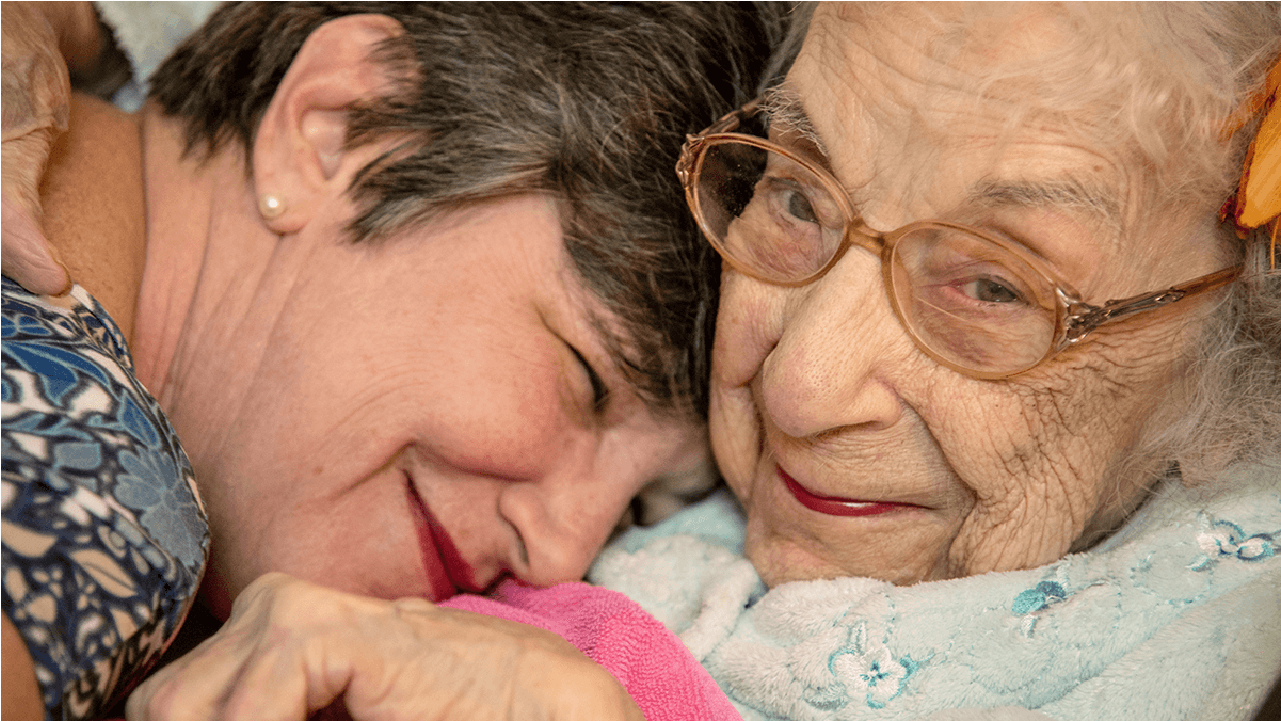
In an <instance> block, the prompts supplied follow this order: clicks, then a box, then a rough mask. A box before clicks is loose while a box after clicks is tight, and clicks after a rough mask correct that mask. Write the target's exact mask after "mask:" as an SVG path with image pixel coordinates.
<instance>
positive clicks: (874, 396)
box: [757, 248, 913, 438]
mask: <svg viewBox="0 0 1281 721" xmlns="http://www.w3.org/2000/svg"><path fill="white" fill-rule="evenodd" d="M782 302H784V303H785V304H786V309H785V311H784V312H783V313H782V314H781V315H780V321H779V322H780V323H781V324H782V325H781V328H780V330H779V337H778V341H777V343H776V344H775V346H774V348H773V349H772V350H771V351H770V353H769V355H768V356H767V357H766V358H765V361H764V363H763V364H762V367H761V374H760V377H759V379H758V383H759V384H760V386H759V388H758V390H757V392H758V393H759V394H760V395H761V405H762V406H763V408H762V410H763V411H764V412H765V413H766V414H767V415H768V417H769V419H770V421H771V422H772V423H773V424H774V425H775V426H776V427H777V428H778V429H779V430H780V431H782V432H783V433H786V434H787V435H789V436H792V437H794V438H810V437H814V436H819V435H823V434H827V433H830V432H832V431H836V430H839V429H846V428H858V429H863V430H883V429H886V428H889V427H891V426H893V425H894V423H895V422H897V421H898V419H899V418H900V416H901V414H902V406H901V401H900V399H899V396H898V394H897V392H896V390H895V388H894V385H893V380H892V379H894V378H897V377H900V376H901V373H902V371H903V369H904V368H906V365H905V364H907V363H909V362H910V359H911V357H912V355H913V345H912V342H911V339H910V338H909V337H908V336H907V334H906V332H905V331H904V330H903V328H902V325H901V324H900V323H899V322H898V319H897V317H896V316H895V315H894V311H893V309H892V308H891V307H890V302H889V298H888V297H887V296H886V294H885V290H884V286H883V283H882V281H881V275H880V261H879V259H878V258H877V257H876V256H875V255H873V254H871V253H869V252H867V251H863V250H860V249H858V248H853V249H851V250H850V252H849V254H847V255H846V256H845V257H844V258H842V259H841V261H840V262H839V263H838V264H837V266H836V267H835V268H833V269H832V270H831V271H830V272H829V273H828V274H827V275H825V276H824V277H822V278H820V279H819V280H818V281H815V282H814V283H813V284H811V285H809V286H805V287H802V288H797V289H794V290H790V291H788V292H786V293H784V294H783V299H782Z"/></svg>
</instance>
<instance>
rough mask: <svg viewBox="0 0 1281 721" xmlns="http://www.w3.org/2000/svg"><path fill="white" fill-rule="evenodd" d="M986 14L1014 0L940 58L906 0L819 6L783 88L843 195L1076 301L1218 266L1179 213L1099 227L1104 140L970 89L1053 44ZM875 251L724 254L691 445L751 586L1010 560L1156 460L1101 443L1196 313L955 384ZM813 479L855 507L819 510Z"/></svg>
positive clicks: (1136, 490)
mask: <svg viewBox="0 0 1281 721" xmlns="http://www.w3.org/2000/svg"><path fill="white" fill-rule="evenodd" d="M989 11H992V12H1009V13H1010V14H1011V17H1010V18H988V19H987V20H986V21H985V22H984V23H983V24H981V25H979V26H976V27H974V28H973V29H972V32H969V33H966V34H964V36H963V37H962V38H961V40H959V41H957V42H960V43H961V44H960V45H959V50H958V51H957V52H955V53H954V54H951V55H950V56H949V57H950V59H949V60H948V62H946V63H940V62H939V61H937V60H936V59H935V58H936V57H938V54H937V53H936V52H935V49H934V48H932V47H930V46H928V45H927V43H932V42H940V41H939V39H938V38H937V37H934V36H932V35H931V34H930V33H929V32H923V31H922V28H923V27H926V25H925V24H924V23H923V21H922V19H921V18H920V17H917V14H918V13H919V12H920V9H919V8H915V7H911V6H893V7H889V8H882V9H880V10H878V11H876V15H875V17H874V18H854V17H845V16H843V12H844V11H843V10H841V9H834V8H832V7H830V6H826V7H821V8H820V9H819V10H818V12H817V15H816V17H815V19H814V23H813V26H812V28H811V30H810V33H809V36H808V37H807V39H806V43H805V47H804V50H803V51H802V53H801V56H800V58H799V59H798V61H797V63H796V65H795V67H794V68H793V70H792V71H791V73H790V75H789V77H788V80H787V89H788V90H789V91H790V92H791V93H792V94H793V95H794V97H795V98H796V99H797V101H798V108H797V109H799V110H800V111H802V112H803V115H804V116H808V119H809V121H810V124H812V128H810V129H809V130H811V131H812V133H813V134H814V135H815V136H816V137H814V138H813V140H815V141H817V145H819V146H820V147H821V148H823V149H825V151H826V159H827V162H828V165H829V167H830V169H831V171H832V173H833V175H834V177H835V178H837V179H838V180H839V181H840V182H841V184H842V185H843V186H844V188H845V190H846V191H847V192H848V194H849V196H850V198H851V201H852V204H853V207H854V209H855V211H856V212H857V213H859V214H860V215H861V216H862V218H863V219H864V220H865V221H866V223H867V224H868V225H869V226H870V227H872V228H874V229H877V230H881V231H889V230H893V229H895V228H898V227H901V226H903V225H905V224H907V223H910V222H913V221H920V220H930V219H937V220H949V221H953V222H957V223H964V224H966V225H969V226H973V227H976V228H979V229H982V230H984V231H986V232H987V233H989V234H992V235H995V236H999V237H1001V238H1005V239H1008V240H1010V241H1013V242H1015V243H1018V244H1021V245H1023V246H1025V247H1026V248H1028V249H1029V250H1030V251H1032V252H1034V253H1036V254H1039V255H1040V256H1042V257H1043V258H1044V259H1045V260H1046V261H1047V262H1048V264H1049V265H1050V266H1051V268H1052V269H1053V270H1054V271H1055V272H1057V273H1058V274H1059V275H1060V276H1061V277H1062V278H1063V279H1064V280H1065V281H1067V282H1068V283H1070V284H1072V285H1074V286H1075V287H1076V289H1077V290H1078V291H1079V292H1080V293H1081V294H1082V296H1083V297H1084V298H1085V299H1086V300H1087V301H1090V302H1095V303H1098V302H1102V301H1103V300H1106V299H1110V298H1121V297H1126V296H1129V295H1132V294H1136V293H1140V292H1145V291H1150V290H1155V289H1158V288H1162V287H1167V286H1169V285H1173V284H1175V283H1177V282H1181V281H1184V280H1187V279H1189V278H1191V277H1194V276H1197V275H1200V274H1202V273H1206V272H1210V271H1213V270H1216V269H1217V268H1218V267H1219V266H1218V261H1217V260H1216V259H1215V258H1214V257H1213V254H1212V253H1210V252H1208V250H1207V249H1206V248H1204V247H1199V246H1198V245H1197V244H1196V242H1195V241H1193V240H1191V239H1189V237H1190V234H1189V233H1188V232H1186V231H1187V228H1186V226H1183V227H1169V228H1153V227H1148V226H1145V225H1143V224H1142V223H1139V224H1137V226H1138V227H1133V228H1131V227H1129V226H1127V230H1126V231H1125V232H1121V231H1120V227H1121V226H1122V220H1123V218H1124V216H1125V213H1126V208H1127V207H1128V206H1127V202H1128V198H1130V197H1133V196H1134V195H1135V188H1136V178H1135V177H1134V176H1133V175H1131V174H1130V172H1129V170H1128V169H1127V168H1126V167H1125V164H1124V163H1123V161H1122V160H1121V159H1120V158H1119V157H1118V156H1117V155H1116V154H1115V153H1112V152H1110V151H1108V150H1107V149H1104V148H1094V147H1088V146H1087V145H1086V144H1083V143H1081V142H1078V141H1075V140H1074V138H1075V137H1079V136H1077V135H1075V134H1074V133H1072V132H1070V131H1069V128H1068V127H1066V126H1064V125H1063V124H1056V123H1054V122H1051V121H1044V122H1041V121H1036V122H1027V123H1022V124H1020V125H1018V126H1016V127H1013V128H1011V127H1009V124H1008V118H1009V117H1010V114H1011V104H1010V103H1008V102H1006V101H1004V100H1002V99H1001V95H1000V93H996V94H995V95H994V96H989V97H986V98H981V97H980V96H979V90H978V87H977V86H978V85H979V83H980V78H983V77H991V76H994V75H996V76H999V75H1001V74H1002V68H1006V67H1017V66H1018V64H1020V63H1023V62H1025V61H1026V60H1027V59H1028V58H1029V57H1033V56H1037V55H1038V54H1041V53H1055V52H1063V51H1062V48H1061V47H1059V46H1058V44H1057V42H1056V41H1057V39H1059V38H1060V36H1059V35H1058V33H1059V32H1060V28H1059V27H1058V26H1057V25H1056V24H1055V23H1054V21H1052V20H1051V19H1050V18H1046V17H1042V16H1040V15H1039V14H1038V13H1040V10H1038V9H1036V8H1035V7H1032V8H1028V7H1026V6H1013V7H1010V6H1002V7H1001V8H996V9H992V8H989ZM856 12H857V11H856ZM945 12H946V10H945ZM1007 97H1008V96H1007ZM781 115H783V116H784V117H782V118H780V119H776V121H775V123H774V128H775V131H777V130H778V129H779V127H780V125H782V124H784V123H785V121H786V120H787V118H786V117H785V116H786V115H787V114H785V113H784V114H781ZM797 117H799V114H798V116H797ZM793 122H794V124H795V125H798V126H804V125H805V122H804V121H803V120H800V121H796V120H795V118H794V119H793ZM798 129H801V130H804V128H803V127H800V128H798ZM775 136H776V138H777V139H778V142H780V143H782V144H787V143H788V141H789V138H790V139H795V138H796V137H798V136H797V134H783V133H778V132H775ZM879 262H880V261H879V259H878V258H877V257H876V256H875V255H873V254H871V253H869V252H867V251H865V250H862V249H860V248H858V247H855V248H853V249H851V250H850V251H849V252H848V253H847V254H846V255H845V256H844V257H843V258H842V259H841V260H840V261H839V262H838V263H837V264H836V266H835V267H834V268H833V269H832V270H831V272H830V273H828V274H827V275H825V276H823V277H822V278H821V279H820V280H818V281H816V282H814V283H812V284H810V285H806V286H802V287H795V288H789V287H783V286H777V285H768V284H765V283H762V282H759V281H756V280H753V279H751V278H748V277H746V276H744V275H742V274H740V273H736V272H733V271H730V270H729V269H728V268H727V273H726V276H725V279H724V285H723V297H722V303H721V311H720V316H719V320H718V328H717V337H716V347H715V361H714V368H713V379H712V385H713V398H712V406H711V414H712V415H711V424H712V425H711V431H712V441H713V448H714V450H715V452H716V457H717V460H718V462H719V463H720V465H721V467H722V469H723V471H724V473H725V475H726V478H727V479H728V481H729V483H730V485H731V487H732V488H733V490H734V491H735V493H736V494H737V495H738V496H739V498H740V499H741V500H742V502H743V504H744V506H745V508H746V510H747V513H748V517H749V520H748V530H747V554H748V556H749V557H750V559H751V560H752V561H753V562H754V563H755V564H756V566H757V568H758V570H759V571H760V572H761V574H762V576H763V577H764V579H765V580H766V582H767V583H769V584H771V585H774V584H777V583H781V582H784V581H790V580H800V579H811V578H829V577H837V576H848V575H854V576H870V577H876V578H882V579H886V580H890V581H893V582H896V583H900V584H907V583H913V582H916V581H920V580H927V579H939V578H948V577H957V576H965V575H972V574H976V573H983V572H987V571H1000V570H1010V569H1017V568H1025V567H1031V566H1035V565H1039V564H1043V563H1046V562H1049V561H1051V560H1054V559H1056V558H1059V557H1061V556H1062V555H1064V554H1065V553H1067V552H1068V551H1069V549H1070V548H1071V547H1072V545H1073V543H1074V542H1077V541H1078V540H1079V539H1082V538H1083V536H1084V535H1085V534H1086V533H1089V532H1093V531H1096V530H1099V529H1100V528H1101V527H1107V526H1108V525H1110V524H1115V523H1116V521H1117V520H1118V519H1119V518H1120V517H1122V516H1123V514H1124V513H1125V512H1127V511H1128V510H1130V509H1132V508H1133V506H1134V505H1135V503H1137V501H1138V500H1139V499H1140V498H1141V496H1142V493H1143V491H1144V489H1145V487H1146V486H1147V485H1149V484H1150V481H1148V480H1144V479H1149V478H1151V477H1152V476H1151V473H1150V471H1152V470H1153V469H1151V468H1140V469H1137V470H1136V469H1134V468H1126V467H1124V466H1123V465H1122V464H1121V462H1122V460H1123V459H1125V458H1127V457H1128V456H1129V454H1130V452H1131V451H1132V450H1133V449H1134V447H1135V445H1136V443H1138V441H1139V440H1140V439H1141V437H1142V434H1143V425H1144V422H1145V420H1146V419H1148V418H1150V417H1151V416H1152V415H1153V413H1154V412H1155V410H1156V408H1157V407H1158V405H1159V403H1158V401H1159V400H1160V398H1161V397H1162V393H1163V392H1164V391H1165V390H1166V389H1167V388H1168V387H1169V386H1170V385H1171V384H1172V383H1174V382H1175V381H1176V379H1177V378H1178V377H1179V376H1180V375H1181V373H1182V367H1181V366H1180V365H1179V364H1178V362H1177V358H1178V357H1179V352H1180V350H1181V348H1182V344H1183V343H1184V342H1185V341H1186V339H1187V338H1188V337H1190V336H1191V335H1192V333H1190V332H1189V330H1190V329H1189V328H1188V324H1189V323H1191V322H1193V321H1194V320H1195V319H1196V318H1197V317H1198V315H1197V314H1196V313H1186V312H1184V313H1174V312H1169V311H1160V312H1157V313H1154V314H1150V315H1149V316H1146V317H1144V318H1142V319H1135V320H1134V321H1133V322H1129V323H1120V324H1116V325H1115V326H1110V327H1108V328H1107V329H1105V330H1101V331H1099V332H1098V333H1097V334H1096V335H1095V336H1092V337H1091V338H1090V339H1089V340H1088V341H1087V342H1085V343H1083V344H1082V345H1081V346H1079V347H1076V348H1073V349H1071V350H1069V351H1067V352H1065V353H1063V354H1060V355H1059V356H1057V357H1056V358H1054V359H1053V360H1051V361H1050V362H1048V363H1046V364H1044V365H1042V366H1040V367H1038V368H1035V369H1033V370H1032V371H1029V372H1027V373H1024V374H1022V375H1019V376H1015V377H1013V378H1010V379H1008V380H1004V381H983V380H976V379H973V378H970V377H967V376H965V375H962V374H960V373H958V372H956V371H953V370H950V369H948V368H945V367H942V366H940V365H938V364H937V363H935V362H934V361H932V360H931V359H930V358H929V357H927V356H926V355H924V354H923V353H922V352H921V351H920V350H918V349H917V347H916V345H915V344H914V343H913V341H912V340H911V339H910V337H909V336H908V335H907V334H906V332H905V331H904V329H903V327H902V325H901V324H900V322H899V321H898V319H897V318H896V316H895V314H894V312H893V310H892V309H891V306H890V303H889V300H888V297H887V295H886V292H885V289H884V286H883V282H882V276H881V271H880V267H879ZM815 497H830V498H837V499H843V500H845V501H850V502H860V503H861V504H863V505H858V504H857V503H856V504H854V505H852V506H851V505H846V506H844V508H845V509H846V514H847V515H832V514H830V513H826V512H823V511H822V509H823V508H824V504H822V503H816V502H815V501H814V498H815ZM816 509H818V510H816Z"/></svg>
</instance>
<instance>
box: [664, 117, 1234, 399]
mask: <svg viewBox="0 0 1281 721" xmlns="http://www.w3.org/2000/svg"><path fill="white" fill-rule="evenodd" d="M760 102H761V101H760V99H759V98H757V99H756V100H753V101H751V102H750V103H748V104H746V105H744V106H743V107H741V108H739V109H737V110H734V111H732V112H729V113H727V114H725V115H724V116H723V117H722V118H721V119H720V120H717V121H716V122H715V123H713V124H711V125H710V126H708V127H707V128H705V129H704V130H703V131H701V132H699V133H694V134H687V135H686V136H685V144H684V145H683V146H682V147H681V154H680V157H679V158H678V159H677V161H676V176H677V177H678V178H679V179H680V181H681V185H682V186H683V187H684V188H685V202H686V204H687V205H688V206H689V209H690V212H691V213H693V215H694V220H695V221H696V222H697V223H698V226H699V228H700V229H701V230H702V231H703V236H704V237H705V238H706V239H707V241H708V243H710V244H711V246H712V247H713V248H715V249H716V252H717V253H718V254H719V255H720V256H721V259H722V260H724V261H725V262H727V263H729V264H730V266H731V267H733V268H734V270H736V271H738V272H739V273H742V274H743V275H746V276H748V277H750V278H754V279H756V280H759V281H761V282H763V283H768V284H770V285H778V286H783V287H801V286H805V285H809V284H810V283H813V282H814V281H816V280H818V279H819V278H822V277H823V276H824V275H827V273H828V272H830V271H831V270H832V268H834V267H836V264H837V263H838V262H840V260H841V258H843V257H844V256H845V253H846V252H848V251H849V249H850V247H851V246H854V245H858V246H859V247H861V248H863V249H864V250H866V251H868V252H870V253H873V254H875V255H877V256H879V258H880V261H881V275H882V280H883V283H884V286H883V287H884V289H885V294H886V295H887V296H889V300H890V306H891V307H892V308H893V309H894V314H895V315H896V316H897V317H898V320H899V324H900V325H902V326H903V329H904V330H906V331H907V334H908V335H909V336H910V337H911V338H912V341H913V342H914V343H915V344H916V347H917V348H919V349H920V350H921V351H922V352H924V353H925V354H926V355H927V356H929V357H930V358H932V359H933V360H934V361H935V362H937V363H939V364H941V365H943V366H945V367H947V368H950V369H952V370H954V371H956V372H958V373H962V374H964V375H968V376H970V377H972V378H978V379H981V380H1004V379H1006V378H1010V377H1012V376H1016V375H1019V374H1020V373H1026V372H1027V371H1030V370H1032V369H1033V368H1036V367H1038V366H1040V365H1042V364H1043V363H1045V362H1046V361H1048V360H1049V359H1051V358H1053V357H1054V356H1056V355H1058V354H1059V353H1062V352H1063V351H1065V350H1067V349H1068V348H1070V347H1072V346H1074V345H1076V344H1078V343H1080V342H1081V341H1082V340H1084V339H1085V338H1086V336H1088V335H1090V334H1091V333H1093V332H1094V331H1095V330H1096V329H1098V328H1099V327H1100V326H1103V325H1106V324H1108V323H1112V322H1114V321H1118V320H1121V319H1124V318H1129V317H1132V316H1134V315H1136V314H1139V313H1144V312H1147V311H1150V310H1156V309H1157V308H1163V307H1165V306H1167V305H1170V304H1172V303H1177V302H1179V301H1181V300H1184V299H1185V298H1190V297H1192V296H1196V295H1200V294H1202V293H1205V292H1207V291H1211V290H1214V289H1216V288H1221V287H1223V286H1225V285H1228V284H1229V283H1231V282H1233V281H1235V280H1236V279H1237V278H1238V277H1239V276H1240V275H1241V270H1242V269H1241V267H1240V266H1233V267H1229V268H1224V269H1222V270H1218V271H1215V272H1213V273H1207V274H1205V275H1202V276H1198V277H1196V278H1193V279H1192V280H1189V281H1186V282H1184V283H1180V284H1178V285H1174V286H1171V287H1168V288H1165V289H1162V290H1156V291H1152V292H1149V293H1140V294H1138V295H1133V296H1129V297H1127V298H1118V299H1115V300H1109V301H1105V302H1104V303H1103V304H1102V305H1093V304H1091V303H1087V302H1085V301H1084V300H1082V299H1081V295H1080V293H1079V292H1077V290H1076V289H1075V288H1073V287H1072V285H1071V284H1070V283H1068V282H1067V281H1065V280H1063V279H1062V278H1061V277H1060V276H1059V275H1058V273H1056V272H1055V271H1054V269H1052V268H1050V267H1049V265H1048V263H1047V262H1046V261H1045V260H1043V259H1042V258H1040V257H1039V256H1037V255H1036V254H1034V253H1032V252H1030V251H1029V250H1027V249H1026V248H1022V247H1020V246H1018V245H1015V244H1012V243H1009V242H1007V241H1003V240H1001V239H999V238H995V237H992V236H991V235H988V234H987V233H985V232H983V231H982V230H979V229H977V228H971V227H969V226H967V225H962V224H959V223H952V222H948V221H942V220H921V221H914V222H912V223H908V224H907V225H904V226H902V227H900V228H896V229H894V230H890V231H879V230H875V229H873V228H869V227H868V226H867V224H866V223H865V222H863V219H862V217H860V216H859V215H858V214H857V213H855V212H854V210H853V203H852V202H851V201H850V197H849V193H848V192H846V190H845V188H844V187H843V186H842V185H841V184H840V182H839V181H838V180H837V179H836V178H835V177H833V176H832V174H831V173H830V172H828V171H826V170H825V169H823V168H821V167H818V166H817V165H815V164H814V163H813V162H811V161H809V160H808V159H806V158H804V157H802V156H801V155H799V154H797V153H795V152H793V151H791V150H788V149H787V148H784V147H782V146H781V145H778V144H776V143H773V142H770V141H769V140H767V139H764V138H758V137H756V136H754V135H748V134H746V133H738V132H734V131H735V130H736V129H737V128H738V127H739V126H740V125H741V124H742V119H743V118H744V117H746V116H748V115H750V114H754V113H757V112H761V108H760ZM722 143H740V144H744V145H750V146H753V147H757V148H760V149H761V150H764V151H766V152H771V153H777V154H779V155H781V156H782V157H784V158H786V159H787V160H789V161H791V162H793V163H796V164H797V165H800V166H801V167H802V168H805V169H806V170H808V171H809V172H811V173H813V174H814V176H815V177H816V178H818V179H819V180H820V181H821V182H822V183H823V186H824V188H825V189H826V190H827V192H828V194H829V195H830V196H831V197H832V198H833V199H835V201H836V203H837V205H839V206H840V208H841V213H842V214H843V215H844V216H845V232H844V237H843V238H842V239H841V245H840V247H839V248H838V249H837V250H836V251H835V252H834V253H833V254H832V258H831V260H829V261H828V262H827V264H826V265H824V266H823V267H822V268H821V269H819V270H817V271H815V272H814V273H813V274H811V275H809V276H806V277H805V278H803V279H801V280H796V281H781V280H777V279H773V278H768V277H765V276H763V275H761V274H760V273H756V272H753V271H752V270H751V269H750V268H748V267H747V266H746V265H744V264H742V263H740V262H739V261H737V260H736V259H735V258H732V257H730V256H729V255H727V253H726V251H724V250H722V248H721V244H720V242H718V241H716V240H714V238H715V234H714V233H712V232H711V230H710V229H709V228H708V227H707V225H706V223H705V222H704V219H703V211H702V207H701V204H700V203H699V200H698V194H697V190H696V188H697V181H698V179H699V177H700V175H701V174H702V161H703V159H704V158H705V157H706V155H707V150H708V149H709V148H711V147H713V146H715V145H718V144H722ZM833 191H835V192H833ZM923 227H944V228H950V229H952V230H958V231H961V232H964V233H969V234H971V235H973V236H975V237H977V238H979V239H980V240H983V241H986V242H988V243H992V244H993V245H995V246H997V247H998V248H1001V249H1002V250H1005V251H1006V252H1009V253H1011V254H1012V255H1014V256H1015V257H1016V258H1018V259H1019V260H1021V261H1023V262H1024V263H1026V264H1027V265H1028V266H1029V267H1030V268H1031V269H1032V270H1033V271H1034V272H1036V273H1039V274H1040V275H1041V276H1042V277H1043V278H1044V279H1045V280H1047V281H1049V284H1050V285H1051V286H1052V287H1053V288H1054V300H1055V308H1056V311H1057V312H1056V313H1055V325H1054V336H1053V338H1052V340H1051V343H1050V346H1049V348H1048V349H1047V350H1046V352H1045V353H1044V354H1043V355H1042V356H1041V357H1040V358H1039V359H1038V360H1036V361H1034V362H1033V363H1031V364H1030V365H1028V366H1027V367H1025V368H1021V369H1019V370H1015V371H1009V372H1001V373H991V372H985V371H979V370H975V369H973V368H967V367H965V366H961V365H958V364H956V363H954V362H952V361H950V360H948V359H947V358H945V357H943V356H942V355H940V354H939V353H938V352H937V351H935V350H934V349H932V348H930V346H929V344H928V343H926V342H925V340H924V339H923V338H921V337H920V335H919V334H918V333H917V332H916V331H915V330H914V329H913V327H912V325H911V324H910V323H908V321H907V318H906V316H905V314H904V312H903V309H902V308H901V307H900V305H899V299H898V294H897V293H896V292H895V291H894V271H893V263H892V262H890V261H891V260H892V259H893V252H894V248H895V246H896V245H897V244H898V241H899V239H900V238H902V237H903V236H905V235H907V234H908V233H910V232H912V231H914V230H918V229H920V228H923ZM855 233H857V235H858V236H859V238H857V239H856V238H854V237H852V236H853V235H854V234H855Z"/></svg>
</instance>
